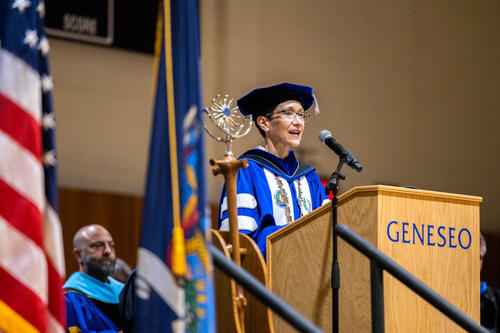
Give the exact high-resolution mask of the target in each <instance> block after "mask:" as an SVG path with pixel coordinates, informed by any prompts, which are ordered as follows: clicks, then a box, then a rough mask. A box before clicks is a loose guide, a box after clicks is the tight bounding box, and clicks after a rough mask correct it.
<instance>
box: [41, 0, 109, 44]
mask: <svg viewBox="0 0 500 333" xmlns="http://www.w3.org/2000/svg"><path fill="white" fill-rule="evenodd" d="M45 11H46V15H45V27H46V29H47V33H48V34H49V35H52V36H59V37H65V38H69V39H76V40H81V41H87V42H93V43H99V44H106V45H111V44H112V43H113V39H114V34H113V30H114V29H113V28H114V0H71V1H65V0H45Z"/></svg>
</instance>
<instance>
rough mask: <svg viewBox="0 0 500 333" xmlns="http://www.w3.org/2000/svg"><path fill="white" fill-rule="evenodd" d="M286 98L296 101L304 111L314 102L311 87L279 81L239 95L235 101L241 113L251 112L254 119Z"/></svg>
mask: <svg viewBox="0 0 500 333" xmlns="http://www.w3.org/2000/svg"><path fill="white" fill-rule="evenodd" d="M288 100H295V101H298V102H299V103H300V104H301V105H302V107H303V108H304V111H305V110H307V109H309V107H310V106H311V105H312V104H313V102H314V95H313V90H312V88H311V87H307V86H301V85H298V84H292V83H281V84H278V85H275V86H270V87H265V88H258V89H255V90H252V91H251V92H250V93H248V94H246V95H245V96H243V97H241V98H240V99H239V100H238V102H237V103H238V107H239V109H240V112H241V113H242V114H244V115H245V116H246V115H249V114H251V115H252V118H253V119H254V120H256V119H257V117H258V116H263V115H266V114H268V113H269V112H271V111H273V109H274V108H275V107H276V106H277V105H278V104H280V103H282V102H284V101H288Z"/></svg>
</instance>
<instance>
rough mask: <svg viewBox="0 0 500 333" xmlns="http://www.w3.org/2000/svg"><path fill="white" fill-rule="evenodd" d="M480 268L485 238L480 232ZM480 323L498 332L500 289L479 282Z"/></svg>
mask: <svg viewBox="0 0 500 333" xmlns="http://www.w3.org/2000/svg"><path fill="white" fill-rule="evenodd" d="M480 237H481V239H480V243H479V244H480V247H479V255H480V262H479V263H480V269H482V268H483V260H484V256H485V255H486V240H485V239H484V237H483V235H482V234H480ZM481 325H482V326H484V327H486V328H487V329H488V330H489V331H490V332H500V290H498V289H497V288H494V287H492V286H488V285H487V284H486V282H485V281H482V282H481Z"/></svg>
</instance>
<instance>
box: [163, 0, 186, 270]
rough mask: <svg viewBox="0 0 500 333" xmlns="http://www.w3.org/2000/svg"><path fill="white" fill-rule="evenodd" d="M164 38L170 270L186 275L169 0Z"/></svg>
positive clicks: (166, 9)
mask: <svg viewBox="0 0 500 333" xmlns="http://www.w3.org/2000/svg"><path fill="white" fill-rule="evenodd" d="M163 13H164V40H165V71H166V81H167V105H168V133H169V144H170V174H171V177H172V209H173V212H172V215H173V217H174V227H173V230H172V271H173V273H174V274H175V275H177V276H185V275H186V249H185V246H184V231H183V230H182V227H181V219H180V216H181V214H180V203H179V199H180V196H179V174H178V164H177V140H176V128H175V103H174V74H173V63H172V35H171V30H170V29H171V22H170V0H165V1H164V3H163Z"/></svg>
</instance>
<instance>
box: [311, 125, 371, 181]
mask: <svg viewBox="0 0 500 333" xmlns="http://www.w3.org/2000/svg"><path fill="white" fill-rule="evenodd" d="M318 138H319V141H321V142H323V143H324V144H325V145H327V146H328V147H329V148H330V149H331V150H333V151H334V152H335V154H337V155H339V156H342V155H344V156H345V157H346V161H345V163H346V164H347V165H348V166H350V167H351V168H353V169H354V170H356V171H357V172H360V171H361V170H363V167H362V166H361V164H359V162H358V160H356V158H355V157H354V156H352V154H351V153H350V152H349V151H348V150H347V149H345V148H344V147H342V145H341V144H340V143H338V142H337V141H335V139H334V138H333V136H332V133H330V131H327V130H322V131H320V132H319V135H318Z"/></svg>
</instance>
